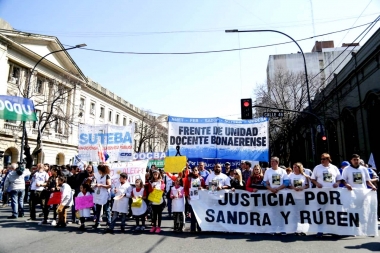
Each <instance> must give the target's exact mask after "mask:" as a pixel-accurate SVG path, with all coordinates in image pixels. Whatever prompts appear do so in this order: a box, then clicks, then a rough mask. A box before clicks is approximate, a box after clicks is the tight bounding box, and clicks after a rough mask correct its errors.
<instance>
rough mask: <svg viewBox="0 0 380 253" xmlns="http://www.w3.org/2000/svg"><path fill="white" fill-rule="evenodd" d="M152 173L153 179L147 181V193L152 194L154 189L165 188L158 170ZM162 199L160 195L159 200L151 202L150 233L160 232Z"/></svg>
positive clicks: (160, 189)
mask: <svg viewBox="0 0 380 253" xmlns="http://www.w3.org/2000/svg"><path fill="white" fill-rule="evenodd" d="M152 173H153V179H152V180H151V181H150V182H149V193H150V194H152V192H153V191H154V190H158V191H162V193H163V192H164V190H165V183H164V181H163V180H162V176H161V174H160V172H159V171H158V170H155V171H153V172H152ZM164 205H165V202H164V199H163V196H161V198H160V200H159V202H152V228H151V229H150V232H151V233H157V234H158V233H160V232H161V220H162V210H163V209H164Z"/></svg>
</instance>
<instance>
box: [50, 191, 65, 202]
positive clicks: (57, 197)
mask: <svg viewBox="0 0 380 253" xmlns="http://www.w3.org/2000/svg"><path fill="white" fill-rule="evenodd" d="M61 198H62V192H52V193H51V194H50V198H49V201H48V203H47V204H48V205H58V204H60V203H61Z"/></svg>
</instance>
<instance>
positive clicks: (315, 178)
mask: <svg viewBox="0 0 380 253" xmlns="http://www.w3.org/2000/svg"><path fill="white" fill-rule="evenodd" d="M331 162H332V160H331V157H330V154H328V153H323V154H322V155H321V164H319V165H317V166H315V168H314V170H313V174H312V175H311V177H310V179H311V182H313V184H314V185H315V186H316V187H317V188H337V187H338V186H339V184H340V183H341V180H342V176H341V175H340V172H339V169H338V168H337V167H336V166H335V165H333V164H331ZM322 236H323V233H321V232H318V233H317V237H322Z"/></svg>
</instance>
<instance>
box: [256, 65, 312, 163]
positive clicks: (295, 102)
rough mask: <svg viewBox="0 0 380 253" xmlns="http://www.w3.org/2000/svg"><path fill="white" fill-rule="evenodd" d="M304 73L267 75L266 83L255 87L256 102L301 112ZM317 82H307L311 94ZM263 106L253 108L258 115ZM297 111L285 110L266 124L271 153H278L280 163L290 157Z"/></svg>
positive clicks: (297, 115)
mask: <svg viewBox="0 0 380 253" xmlns="http://www.w3.org/2000/svg"><path fill="white" fill-rule="evenodd" d="M304 80H305V79H304V73H293V72H289V71H282V70H278V71H276V72H275V74H274V78H273V80H271V79H270V78H268V80H267V83H265V84H262V85H259V86H258V87H257V88H256V89H255V90H254V95H255V97H256V98H257V104H258V105H261V106H267V107H274V108H278V109H279V110H281V109H287V110H293V111H297V112H300V111H302V110H303V109H305V108H306V107H307V105H308V99H307V87H306V84H305V81H304ZM317 88H318V87H317V83H316V82H315V81H314V82H313V81H312V80H310V81H309V92H310V95H311V96H314V94H315V93H316V91H317ZM263 111H264V109H256V113H257V114H261V115H262V112H263ZM299 116H300V115H299V114H298V113H293V112H286V111H285V116H284V117H283V118H271V119H270V124H269V143H270V150H271V153H272V154H273V155H276V156H279V157H280V159H281V161H282V162H283V163H285V164H286V163H288V161H289V157H290V143H291V141H292V138H293V136H294V135H295V125H296V124H297V121H298V120H299V119H300V117H299Z"/></svg>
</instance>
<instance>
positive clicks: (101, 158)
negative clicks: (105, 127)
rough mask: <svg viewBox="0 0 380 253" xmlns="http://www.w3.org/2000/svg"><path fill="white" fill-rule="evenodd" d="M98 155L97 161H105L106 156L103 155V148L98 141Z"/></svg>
mask: <svg viewBox="0 0 380 253" xmlns="http://www.w3.org/2000/svg"><path fill="white" fill-rule="evenodd" d="M107 155H108V154H107ZM98 157H99V162H105V161H106V158H105V157H104V149H103V146H102V144H100V143H99V145H98Z"/></svg>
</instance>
